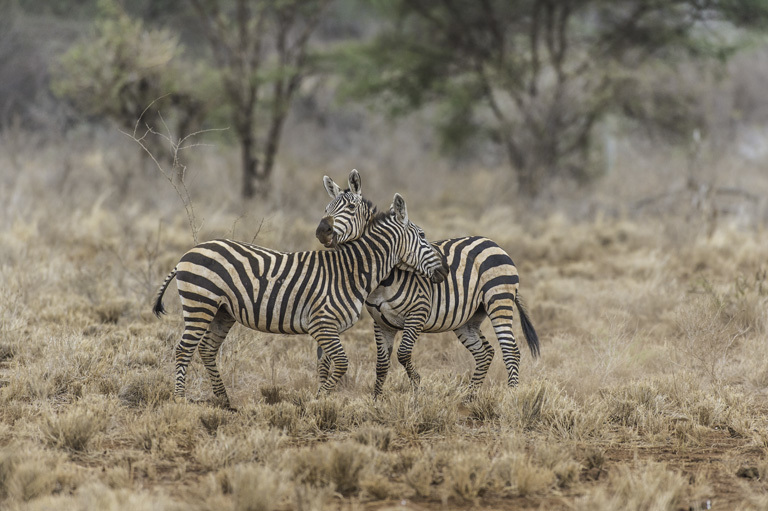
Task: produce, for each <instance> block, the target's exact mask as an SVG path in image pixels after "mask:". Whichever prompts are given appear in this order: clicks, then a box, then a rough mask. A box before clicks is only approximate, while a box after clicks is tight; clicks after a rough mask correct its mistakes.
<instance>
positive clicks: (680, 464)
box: [0, 126, 768, 510]
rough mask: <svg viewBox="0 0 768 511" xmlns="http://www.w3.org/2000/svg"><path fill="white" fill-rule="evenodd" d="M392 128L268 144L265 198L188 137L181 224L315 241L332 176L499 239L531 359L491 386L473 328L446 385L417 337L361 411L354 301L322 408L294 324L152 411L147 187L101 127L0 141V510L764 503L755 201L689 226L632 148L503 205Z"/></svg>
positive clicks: (175, 214) (427, 342)
mask: <svg viewBox="0 0 768 511" xmlns="http://www.w3.org/2000/svg"><path fill="white" fill-rule="evenodd" d="M296 129H297V130H299V128H296ZM380 129H382V130H386V129H389V128H388V127H386V126H384V127H380ZM299 135H301V133H300V131H299ZM305 135H306V136H304V137H303V139H304V140H306V141H307V144H309V147H307V148H305V153H304V154H308V155H311V154H312V153H313V147H312V145H311V144H312V140H313V139H312V136H311V134H310V133H307V134H305ZM390 135H391V137H392V140H393V141H392V142H390V143H389V144H390V145H389V146H388V148H389V149H388V151H389V152H387V153H386V154H385V150H384V149H381V150H378V152H377V149H376V147H377V146H376V145H375V144H376V142H375V137H371V142H369V146H367V147H366V146H362V147H361V146H356V145H355V144H354V143H355V140H352V141H351V142H352V144H351V146H352V147H355V149H354V150H352V149H349V148H347V152H346V153H344V151H341V150H338V151H337V152H338V153H339V154H344V156H340V157H338V159H337V160H336V161H331V162H330V163H328V164H327V166H324V167H323V168H316V167H314V166H313V165H312V164H311V156H306V157H305V158H304V159H301V158H299V157H296V158H295V159H291V158H290V157H286V158H285V159H284V160H283V162H282V164H281V165H282V168H283V171H282V173H281V174H280V175H279V177H278V179H277V180H276V182H275V193H274V195H273V196H271V197H270V198H269V199H268V200H261V201H254V202H253V203H250V204H246V205H242V204H240V203H239V199H238V194H237V190H236V189H235V188H234V187H226V186H222V183H228V182H230V183H236V182H237V174H236V168H237V165H236V155H235V154H230V153H229V152H227V150H225V149H226V148H222V147H213V148H205V147H202V148H196V149H195V151H196V153H195V155H194V158H193V159H192V162H193V163H190V166H189V169H188V170H189V172H190V174H189V176H188V186H189V190H190V193H191V196H192V200H193V205H194V206H195V218H194V221H195V222H196V225H198V226H201V229H200V231H199V233H198V238H199V239H200V240H201V241H202V240H205V239H210V238H214V237H222V236H225V237H234V238H237V239H242V240H247V241H251V240H254V241H255V242H256V243H258V244H262V245H265V246H269V247H275V248H280V249H285V250H298V249H317V248H319V246H318V244H317V243H316V241H315V240H314V238H313V233H314V229H315V226H316V223H317V221H318V220H319V218H320V216H321V213H322V210H323V207H324V205H325V203H326V201H327V196H326V195H325V192H324V191H323V189H322V185H321V178H322V175H323V174H330V175H331V176H332V177H333V178H334V179H335V180H336V181H337V182H341V181H343V180H345V179H346V176H347V173H348V172H349V170H350V169H351V168H353V167H356V168H358V169H360V171H361V173H362V176H363V187H364V192H365V194H366V196H368V197H369V198H371V199H373V200H374V202H375V203H377V204H378V205H379V206H380V207H383V206H387V205H388V204H389V201H390V200H391V197H392V194H393V193H394V192H395V191H398V192H401V193H403V194H404V195H405V197H406V200H407V201H408V206H409V213H410V215H411V217H412V219H414V221H416V222H417V223H419V224H420V225H422V226H423V227H424V228H425V229H426V231H427V234H428V236H429V237H430V239H433V240H437V239H441V238H445V237H449V236H455V235H465V234H483V235H486V236H489V237H491V238H493V239H494V240H496V241H497V242H498V243H499V244H500V245H501V246H502V247H504V248H505V249H507V251H508V252H509V253H510V254H511V256H512V257H513V259H514V260H515V261H516V263H517V264H518V266H519V269H520V273H521V277H522V286H521V289H522V293H523V295H524V297H525V299H526V301H527V302H528V305H529V308H530V312H531V316H532V319H533V322H534V325H535V327H536V329H537V331H538V334H539V336H540V339H541V344H542V350H541V351H542V356H541V358H540V359H539V360H536V361H534V360H532V358H531V357H530V355H529V353H528V352H527V348H525V347H524V346H521V348H522V351H523V358H522V363H521V377H520V380H521V384H520V386H519V387H518V388H516V389H510V388H507V387H506V385H505V381H506V374H505V371H504V368H503V364H502V362H501V356H500V353H499V351H498V345H497V344H496V343H495V341H492V344H493V345H494V346H495V347H496V348H497V351H496V357H495V359H494V362H493V365H492V367H491V371H490V373H489V376H488V380H487V382H486V383H485V385H484V387H483V388H482V389H481V391H480V392H479V394H478V395H477V397H476V399H474V400H468V399H467V397H468V396H467V389H466V384H467V382H468V378H469V375H470V373H471V369H472V359H471V357H470V356H469V354H468V353H467V352H466V350H465V349H464V348H463V347H462V346H461V345H460V344H459V343H458V342H457V340H456V339H455V338H454V337H453V335H452V334H441V335H424V336H422V338H421V339H420V341H419V342H418V343H417V346H416V350H415V355H414V359H415V363H416V364H417V367H418V368H419V369H420V371H421V374H422V378H423V380H422V386H421V388H420V390H419V391H418V392H417V393H414V392H412V390H411V388H410V385H409V383H408V381H407V378H406V377H405V375H404V371H403V370H402V368H400V367H399V366H398V365H397V363H396V362H394V363H393V365H392V369H391V371H390V376H389V379H388V381H387V384H386V387H385V393H384V396H383V397H382V398H381V399H379V400H378V401H374V400H372V398H371V391H372V386H373V379H374V360H375V351H374V343H373V335H372V324H371V320H370V318H369V317H368V316H367V315H366V316H364V318H363V320H361V321H360V322H359V323H358V324H357V325H356V326H355V327H353V328H352V329H351V330H349V331H347V332H346V333H344V334H343V336H342V342H343V344H344V346H345V349H346V350H347V353H348V354H349V357H350V369H349V372H348V374H347V375H346V377H345V378H344V379H343V381H342V382H341V384H340V385H339V387H338V389H337V390H336V391H335V392H334V393H333V394H332V395H330V396H329V397H327V398H321V399H315V398H314V394H315V391H316V389H317V378H316V365H315V346H314V344H313V341H312V340H311V339H310V338H309V337H308V336H281V335H268V334H262V333H258V332H253V331H250V330H247V329H244V328H242V327H240V326H236V327H235V328H234V329H233V331H232V332H231V333H230V335H229V337H228V339H227V341H226V343H225V344H224V346H223V348H222V353H221V357H220V367H221V370H222V374H223V376H224V378H225V383H226V385H227V387H228V390H229V393H230V396H231V398H232V401H233V405H234V406H235V407H236V408H237V411H234V412H233V411H227V410H222V409H220V408H216V407H215V406H213V402H212V394H211V391H210V385H209V383H208V381H207V379H206V376H205V373H204V370H203V368H202V365H201V363H200V361H199V358H198V357H197V356H195V358H194V359H193V363H192V366H191V369H190V373H189V375H188V400H187V401H186V402H175V401H174V400H173V399H172V397H171V390H172V376H173V351H174V345H175V343H176V342H177V340H178V338H179V336H180V333H181V315H180V307H179V302H178V298H177V295H176V294H175V285H171V287H170V288H169V291H168V293H167V294H166V297H165V303H166V307H167V308H168V310H169V315H168V316H166V317H164V318H163V319H162V320H158V319H156V318H155V317H154V316H153V315H152V314H151V303H152V300H153V298H154V294H155V292H156V290H157V287H158V286H159V284H160V283H161V282H162V279H163V277H164V276H165V275H166V274H167V272H168V271H170V269H171V268H172V267H173V266H174V265H175V263H176V262H177V260H178V258H179V257H180V256H181V254H182V253H183V252H184V251H186V250H187V249H188V248H189V247H190V246H191V245H192V244H193V241H192V234H191V229H190V226H189V222H188V217H187V214H186V212H185V210H184V207H183V206H182V203H181V201H180V200H179V198H178V196H177V195H176V193H175V192H174V190H173V188H172V186H171V185H170V184H169V183H168V182H167V181H166V180H165V179H164V178H163V177H162V176H161V175H160V174H159V173H158V172H157V170H156V169H155V170H153V169H152V168H151V166H149V167H147V168H148V170H143V167H142V165H140V164H139V162H138V160H136V159H135V158H134V156H135V153H136V147H134V146H132V145H131V144H130V143H128V144H125V143H124V137H123V136H122V135H119V134H117V135H103V134H99V132H98V131H96V130H94V131H91V132H86V133H76V134H74V135H71V136H70V137H69V138H66V139H62V140H59V141H57V142H55V143H52V142H48V141H46V142H45V143H42V142H40V141H35V140H34V138H28V137H27V136H26V135H25V136H18V137H12V136H9V135H7V136H6V137H5V138H3V141H2V142H3V146H2V152H0V158H2V162H1V163H0V165H1V166H2V168H3V169H6V170H5V171H4V172H3V174H2V175H1V176H0V177H2V183H1V184H2V186H0V208H1V209H0V218H1V219H2V222H0V225H1V227H0V283H1V286H0V287H1V288H2V293H0V360H2V362H0V383H1V385H2V387H1V388H0V507H2V508H4V509H25V510H26V509H103V510H121V509H125V510H128V509H130V510H141V509H185V510H193V509H238V510H240V509H243V510H246V509H256V510H258V509H264V510H271V509H275V510H281V509H300V510H311V509H316V510H320V509H370V510H374V509H429V510H432V509H465V508H475V509H577V510H582V509H583V510H594V509H612V510H613V509H627V510H629V509H635V510H645V509H672V510H677V509H708V508H710V507H711V508H712V509H766V508H768V484H766V482H765V479H766V474H768V423H767V422H766V414H767V413H768V399H766V391H767V390H768V357H767V356H766V330H767V329H768V276H767V275H766V271H768V263H766V261H768V233H766V232H765V229H764V227H763V226H764V220H765V205H764V204H762V206H760V205H758V206H760V207H762V208H763V209H760V207H758V206H755V208H753V210H749V211H746V210H747V209H748V208H747V206H749V207H752V206H753V204H751V203H750V204H746V203H745V204H742V207H738V208H735V209H731V210H729V211H731V213H728V214H724V213H720V214H718V215H714V212H715V211H716V208H715V206H712V205H711V204H709V203H707V202H706V200H704V201H703V202H702V201H701V200H698V199H701V197H699V198H698V199H697V197H696V196H695V193H694V192H691V194H688V193H687V192H686V188H685V187H684V186H683V183H684V181H683V180H682V178H679V179H678V178H677V177H676V176H683V175H684V174H685V173H684V172H682V171H681V169H683V170H684V169H685V168H686V165H687V164H690V161H689V160H686V157H685V156H683V155H679V154H678V155H675V154H674V153H672V154H664V155H658V156H653V155H650V154H651V153H649V152H648V151H647V150H645V149H643V148H642V147H641V148H633V147H631V146H630V145H627V146H626V147H625V146H622V147H620V150H619V158H618V159H617V161H616V165H615V170H613V171H612V173H611V174H609V175H608V176H606V178H604V179H603V180H602V181H601V183H600V184H599V185H597V186H596V187H595V188H594V189H592V190H590V191H589V200H585V197H587V195H586V194H585V193H584V192H581V191H575V190H571V189H568V188H567V187H564V188H563V189H562V190H560V191H558V192H550V193H552V197H555V196H559V197H565V198H568V200H569V201H570V202H568V201H564V202H562V204H561V205H560V206H559V207H558V208H553V207H551V203H552V200H550V199H547V198H546V197H545V198H544V199H541V200H539V201H538V202H534V203H530V204H525V203H521V202H518V201H517V200H516V197H515V195H514V189H515V188H514V184H513V183H512V182H511V180H509V179H508V177H507V173H506V172H505V170H504V169H500V170H497V171H495V170H483V169H477V170H476V171H473V172H470V171H461V172H460V171H456V170H452V169H450V168H447V167H446V166H445V165H444V164H440V163H439V162H438V163H435V164H434V166H430V165H424V164H423V163H420V162H417V161H416V158H415V157H414V158H413V159H410V153H409V152H408V150H407V148H408V136H409V135H408V132H407V131H403V132H401V133H400V132H399V133H395V134H390ZM294 136H296V135H295V134H294ZM100 137H101V138H100ZM298 138H299V139H301V138H302V137H301V136H299V137H298ZM118 149H119V150H118ZM395 153H397V155H396V156H393V154H395ZM654 158H656V159H654ZM731 165H732V166H736V167H739V170H740V173H739V176H741V177H740V178H739V179H741V180H742V181H740V182H739V183H736V184H737V185H741V186H742V187H746V188H747V189H748V190H749V191H750V192H752V193H757V194H760V193H762V192H764V190H765V188H766V182H765V177H764V172H761V171H760V169H759V168H753V169H751V170H750V168H749V167H748V166H747V164H743V165H742V163H739V162H736V163H731ZM713 168H714V167H713ZM384 169H387V170H384ZM414 169H416V170H414ZM720 171H722V168H720ZM696 172H697V176H699V177H700V178H701V179H707V177H708V176H709V177H711V176H713V175H716V174H708V173H707V172H709V171H708V170H707V169H706V168H703V169H696ZM711 172H713V173H714V172H716V171H715V170H712V171H711ZM662 183H663V184H662ZM675 187H679V188H675ZM677 189H679V190H680V193H679V194H677V195H672V196H670V197H667V198H666V199H659V200H657V201H652V202H650V203H649V202H642V201H640V202H639V201H638V200H639V199H642V198H643V197H652V196H654V195H655V194H657V193H659V192H667V191H669V190H672V191H674V190H677ZM761 191H762V192H761ZM558 194H559V195H558ZM763 196H764V193H763ZM706 198H707V197H704V199H706ZM733 211H735V212H736V213H739V212H742V213H744V211H746V213H744V214H742V216H739V215H737V214H735V213H733ZM745 218H746V219H747V220H744V219H745ZM486 326H487V325H486ZM487 330H488V331H487V335H488V336H489V338H490V339H494V338H493V334H492V330H491V329H490V328H488V329H487ZM515 331H516V332H517V335H518V338H519V339H518V340H519V342H520V343H521V344H524V340H523V339H522V332H521V330H520V328H519V323H517V322H516V325H515Z"/></svg>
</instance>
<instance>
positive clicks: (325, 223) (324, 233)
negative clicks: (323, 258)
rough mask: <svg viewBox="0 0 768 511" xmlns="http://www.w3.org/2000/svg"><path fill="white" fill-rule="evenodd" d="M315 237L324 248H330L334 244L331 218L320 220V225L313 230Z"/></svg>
mask: <svg viewBox="0 0 768 511" xmlns="http://www.w3.org/2000/svg"><path fill="white" fill-rule="evenodd" d="M315 236H316V237H317V239H318V240H319V241H320V243H322V244H323V245H325V246H326V247H331V246H333V244H334V233H333V217H330V216H327V217H325V218H323V219H322V220H320V223H319V224H318V226H317V230H315Z"/></svg>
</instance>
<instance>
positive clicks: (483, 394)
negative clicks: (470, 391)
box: [467, 386, 504, 422]
mask: <svg viewBox="0 0 768 511" xmlns="http://www.w3.org/2000/svg"><path fill="white" fill-rule="evenodd" d="M499 390H500V389H499V388H497V387H491V386H485V387H482V388H480V389H478V390H477V391H476V392H475V393H474V395H473V396H472V399H471V400H469V401H468V402H467V408H468V409H469V417H470V418H472V419H474V420H477V421H483V422H486V421H494V420H496V419H498V418H499V417H501V406H502V396H503V395H504V392H500V391H499Z"/></svg>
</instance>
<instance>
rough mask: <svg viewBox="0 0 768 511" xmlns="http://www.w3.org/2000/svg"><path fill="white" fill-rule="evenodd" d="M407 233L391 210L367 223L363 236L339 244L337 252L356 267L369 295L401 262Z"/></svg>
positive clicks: (350, 265) (377, 215) (351, 265)
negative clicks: (400, 250) (401, 250)
mask: <svg viewBox="0 0 768 511" xmlns="http://www.w3.org/2000/svg"><path fill="white" fill-rule="evenodd" d="M403 235H404V232H403V229H402V227H398V226H397V225H396V224H395V221H394V219H393V218H392V217H391V216H390V214H389V213H379V214H376V215H375V216H373V217H372V218H371V220H370V221H369V222H368V224H367V225H366V226H365V230H364V231H363V235H362V236H361V237H360V238H358V239H356V240H354V241H347V242H345V243H343V244H341V245H339V247H338V249H337V250H336V251H335V252H331V253H335V254H339V257H340V258H341V259H342V260H343V261H346V262H349V263H351V264H349V265H348V266H347V267H353V268H355V271H356V272H357V274H358V276H359V277H360V282H361V284H362V285H363V287H364V289H365V291H366V294H370V293H371V292H372V291H373V290H374V289H376V287H378V285H379V283H381V282H382V281H383V280H384V279H386V278H387V277H388V276H389V274H390V273H391V272H392V270H393V269H394V268H395V266H396V265H397V263H398V262H399V261H400V255H399V250H398V248H399V244H400V243H402V238H403Z"/></svg>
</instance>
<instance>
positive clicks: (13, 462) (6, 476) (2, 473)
mask: <svg viewBox="0 0 768 511" xmlns="http://www.w3.org/2000/svg"><path fill="white" fill-rule="evenodd" d="M20 461H21V453H20V449H19V447H18V446H15V445H11V446H7V447H3V448H2V449H0V500H3V499H4V498H6V497H7V496H8V489H9V487H10V483H11V479H12V478H13V474H14V473H15V472H16V467H17V466H18V465H19V462H20Z"/></svg>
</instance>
